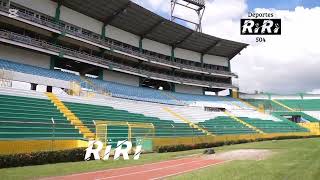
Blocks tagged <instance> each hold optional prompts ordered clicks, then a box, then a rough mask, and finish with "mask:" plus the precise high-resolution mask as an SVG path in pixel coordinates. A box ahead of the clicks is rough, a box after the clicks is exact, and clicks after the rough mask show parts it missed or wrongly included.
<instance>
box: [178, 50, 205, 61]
mask: <svg viewBox="0 0 320 180" xmlns="http://www.w3.org/2000/svg"><path fill="white" fill-rule="evenodd" d="M174 56H175V57H176V58H180V59H186V60H190V61H196V62H200V58H201V54H200V53H197V52H194V51H189V50H185V49H180V48H176V49H175V50H174Z"/></svg>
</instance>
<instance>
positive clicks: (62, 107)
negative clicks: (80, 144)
mask: <svg viewBox="0 0 320 180" xmlns="http://www.w3.org/2000/svg"><path fill="white" fill-rule="evenodd" d="M46 95H47V96H48V98H49V99H50V100H51V102H52V103H53V104H54V105H55V106H56V107H57V109H58V110H59V111H60V112H61V113H62V114H63V115H64V116H65V117H66V118H67V119H68V120H69V121H70V122H71V124H73V125H74V126H75V128H77V129H79V132H80V133H81V134H82V135H83V137H84V138H87V139H94V137H95V134H94V133H93V132H91V130H90V129H89V128H88V127H87V126H85V125H84V124H83V123H82V121H81V120H80V119H79V118H78V117H77V116H76V115H75V114H74V113H73V112H71V110H69V108H68V107H67V106H66V105H65V104H64V103H63V102H62V101H60V99H59V98H58V97H57V96H56V95H54V94H53V93H46Z"/></svg>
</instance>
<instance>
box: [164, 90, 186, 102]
mask: <svg viewBox="0 0 320 180" xmlns="http://www.w3.org/2000/svg"><path fill="white" fill-rule="evenodd" d="M160 92H161V93H162V94H163V95H165V96H167V97H168V98H170V99H173V100H174V101H175V102H177V104H181V105H187V104H186V103H184V102H183V101H181V100H179V99H178V98H176V97H175V96H174V95H173V94H172V93H170V92H166V91H160Z"/></svg>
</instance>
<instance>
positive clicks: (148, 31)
mask: <svg viewBox="0 0 320 180" xmlns="http://www.w3.org/2000/svg"><path fill="white" fill-rule="evenodd" d="M163 23H164V19H161V20H160V21H158V22H157V23H155V24H154V25H153V26H151V28H149V29H147V30H146V31H144V32H143V33H141V34H140V37H141V38H142V39H143V38H145V37H146V36H147V35H148V34H150V33H152V32H153V31H154V30H155V29H156V28H157V27H158V26H160V25H161V24H163Z"/></svg>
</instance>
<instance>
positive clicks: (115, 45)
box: [0, 6, 237, 76]
mask: <svg viewBox="0 0 320 180" xmlns="http://www.w3.org/2000/svg"><path fill="white" fill-rule="evenodd" d="M0 10H2V11H4V12H6V13H7V12H8V10H9V9H8V8H7V7H4V6H0ZM34 13H36V12H34ZM18 16H19V17H20V18H23V19H26V20H28V21H31V22H34V23H37V24H40V25H43V26H47V27H49V28H52V29H54V30H58V31H61V32H63V33H68V34H70V35H73V36H76V37H79V38H83V39H85V40H88V41H91V42H93V43H97V44H100V45H102V46H105V47H108V48H110V49H114V50H119V51H122V52H125V53H128V54H131V55H135V56H138V57H142V58H146V59H148V60H149V61H150V60H151V61H156V62H160V63H164V64H168V65H173V66H177V67H179V68H187V69H191V70H197V71H202V72H209V73H214V74H222V75H228V76H237V75H236V74H235V73H232V72H229V71H223V70H214V69H210V68H202V67H197V66H192V65H187V64H183V63H178V62H173V61H170V60H167V59H165V58H160V57H158V56H155V55H152V54H151V53H150V52H147V53H144V52H141V51H140V50H136V49H134V48H133V47H132V46H130V45H124V44H123V43H121V42H115V41H114V40H111V39H109V38H102V37H101V35H99V34H96V33H94V32H91V31H88V30H85V31H86V32H89V33H83V30H82V28H80V27H77V26H75V25H71V24H69V23H66V22H60V21H59V22H54V21H48V19H49V18H51V17H47V18H48V19H47V18H45V19H40V18H36V17H34V16H32V15H30V14H27V13H24V12H21V11H19V12H18ZM45 16H46V15H45ZM66 25H68V26H69V27H70V26H72V27H75V28H73V29H74V30H71V29H68V28H66ZM75 29H78V31H76V30H75Z"/></svg>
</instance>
